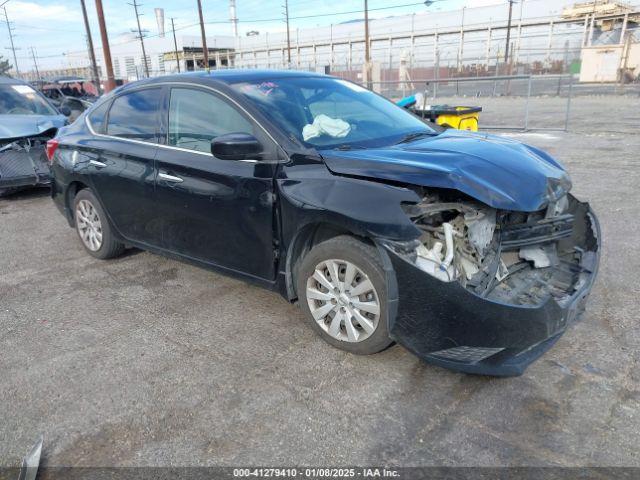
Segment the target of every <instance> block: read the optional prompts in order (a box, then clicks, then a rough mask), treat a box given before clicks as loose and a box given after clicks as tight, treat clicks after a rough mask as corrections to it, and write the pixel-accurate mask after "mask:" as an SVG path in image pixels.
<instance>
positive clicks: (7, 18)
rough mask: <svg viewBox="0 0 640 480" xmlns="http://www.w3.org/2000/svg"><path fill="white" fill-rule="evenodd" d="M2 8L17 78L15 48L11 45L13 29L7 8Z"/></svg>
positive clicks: (18, 71) (18, 74)
mask: <svg viewBox="0 0 640 480" xmlns="http://www.w3.org/2000/svg"><path fill="white" fill-rule="evenodd" d="M5 3H7V2H5ZM3 8H4V19H5V20H6V21H7V30H9V41H10V42H11V51H12V52H13V66H14V68H15V69H16V76H17V77H19V76H20V69H19V68H18V59H17V57H16V47H15V46H14V44H13V27H12V26H11V23H10V22H9V16H8V15H7V7H3Z"/></svg>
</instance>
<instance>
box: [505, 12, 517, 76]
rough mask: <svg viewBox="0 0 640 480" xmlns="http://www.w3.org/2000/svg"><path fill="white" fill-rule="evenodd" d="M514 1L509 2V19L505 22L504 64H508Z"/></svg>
mask: <svg viewBox="0 0 640 480" xmlns="http://www.w3.org/2000/svg"><path fill="white" fill-rule="evenodd" d="M514 2H515V0H509V19H508V20H507V44H506V45H505V46H504V63H505V65H506V64H507V63H508V62H509V42H510V41H511V14H512V12H513V4H514Z"/></svg>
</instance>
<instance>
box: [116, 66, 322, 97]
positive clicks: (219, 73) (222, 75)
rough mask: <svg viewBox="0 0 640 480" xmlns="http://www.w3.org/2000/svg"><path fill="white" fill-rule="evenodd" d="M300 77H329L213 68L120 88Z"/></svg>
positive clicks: (278, 71)
mask: <svg viewBox="0 0 640 480" xmlns="http://www.w3.org/2000/svg"><path fill="white" fill-rule="evenodd" d="M300 77H318V78H320V77H327V78H328V76H327V75H324V74H320V73H315V72H301V71H298V70H262V69H251V70H249V69H225V70H213V71H211V72H206V71H198V72H185V73H177V74H172V75H164V76H161V77H153V78H147V79H144V80H138V81H135V82H130V83H127V84H125V85H123V86H122V87H120V88H119V89H118V91H120V92H122V91H125V90H128V89H129V88H135V87H139V86H142V85H153V84H154V83H162V82H185V81H187V82H190V83H194V84H204V85H206V84H209V83H218V82H220V83H226V84H230V83H237V82H261V81H268V80H275V79H283V78H300Z"/></svg>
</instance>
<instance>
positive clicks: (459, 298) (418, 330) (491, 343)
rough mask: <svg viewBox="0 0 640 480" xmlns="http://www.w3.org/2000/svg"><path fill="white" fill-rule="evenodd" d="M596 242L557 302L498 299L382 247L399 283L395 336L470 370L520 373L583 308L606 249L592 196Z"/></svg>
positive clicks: (425, 355)
mask: <svg viewBox="0 0 640 480" xmlns="http://www.w3.org/2000/svg"><path fill="white" fill-rule="evenodd" d="M581 205H583V206H584V209H585V210H584V212H585V215H584V219H585V222H590V223H591V225H590V228H591V232H592V233H593V236H594V237H595V239H596V242H597V248H596V251H595V256H594V258H593V262H592V268H591V269H590V271H589V272H588V273H586V274H585V279H584V281H583V282H582V284H581V286H580V288H579V289H577V290H576V291H575V292H574V293H573V295H572V296H571V297H570V298H568V299H566V300H565V301H563V302H562V304H561V303H559V302H558V301H556V300H555V299H553V298H551V297H549V298H548V299H547V300H546V301H545V302H544V303H542V304H540V305H537V306H523V305H511V304H506V303H500V302H497V301H494V300H489V299H487V298H483V297H480V296H478V295H476V294H475V293H472V292H470V291H468V290H467V289H465V288H464V287H463V286H462V285H460V284H459V283H458V282H450V283H447V282H442V281H440V280H437V279H436V278H434V277H432V276H430V275H429V274H427V273H425V272H423V271H422V270H420V269H419V268H417V267H416V266H415V265H413V264H412V263H410V262H409V261H407V260H405V259H404V258H402V257H400V256H398V255H397V254H395V253H394V252H393V251H391V250H389V249H385V251H386V252H387V254H388V255H389V258H390V261H391V264H392V266H393V270H394V273H395V277H396V278H395V280H396V282H395V283H396V285H397V288H396V290H397V296H396V299H397V302H394V303H395V305H396V306H397V307H396V308H397V312H396V314H395V315H390V317H389V318H390V319H392V320H390V324H389V331H390V334H391V337H392V338H393V339H394V340H395V341H397V342H398V343H400V344H401V345H403V346H404V347H406V348H407V349H408V350H410V351H411V352H413V353H414V354H416V355H417V356H418V357H420V358H422V359H423V360H425V361H427V362H429V363H433V364H435V365H439V366H442V367H445V368H448V369H451V370H456V371H460V372H465V373H472V374H480V375H493V376H515V375H521V374H522V373H523V372H524V371H525V369H526V368H527V367H528V366H529V365H530V364H531V363H532V362H534V361H535V360H536V359H537V358H539V357H540V356H541V355H542V354H544V352H546V351H547V350H548V349H550V348H551V347H552V346H553V345H554V344H555V342H556V341H557V340H558V338H559V337H560V336H561V335H562V334H563V333H564V331H565V330H566V328H567V326H568V325H569V324H570V323H571V322H572V321H573V320H574V319H575V318H576V317H577V315H578V314H579V313H581V312H582V310H583V309H584V305H585V303H586V300H587V297H588V295H589V293H590V291H591V287H592V285H593V282H594V279H595V277H596V274H597V269H598V263H599V256H600V251H601V245H600V242H601V235H600V227H599V225H598V221H597V219H596V217H595V215H594V214H593V212H592V211H591V210H590V208H589V207H588V205H587V204H581Z"/></svg>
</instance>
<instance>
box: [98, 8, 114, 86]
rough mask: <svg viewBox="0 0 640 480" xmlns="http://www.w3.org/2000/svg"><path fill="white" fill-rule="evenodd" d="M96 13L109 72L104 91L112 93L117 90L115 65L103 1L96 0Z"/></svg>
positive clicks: (105, 62) (106, 66)
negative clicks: (112, 61)
mask: <svg viewBox="0 0 640 480" xmlns="http://www.w3.org/2000/svg"><path fill="white" fill-rule="evenodd" d="M96 13H97V14H98V24H99V25H100V37H101V39H102V52H103V53H104V67H105V70H106V71H107V81H106V82H105V85H104V91H105V92H110V91H111V90H113V89H114V88H116V79H115V78H114V76H113V65H112V64H111V49H110V48H109V35H107V25H106V24H105V21H104V11H103V10H102V0H96Z"/></svg>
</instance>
